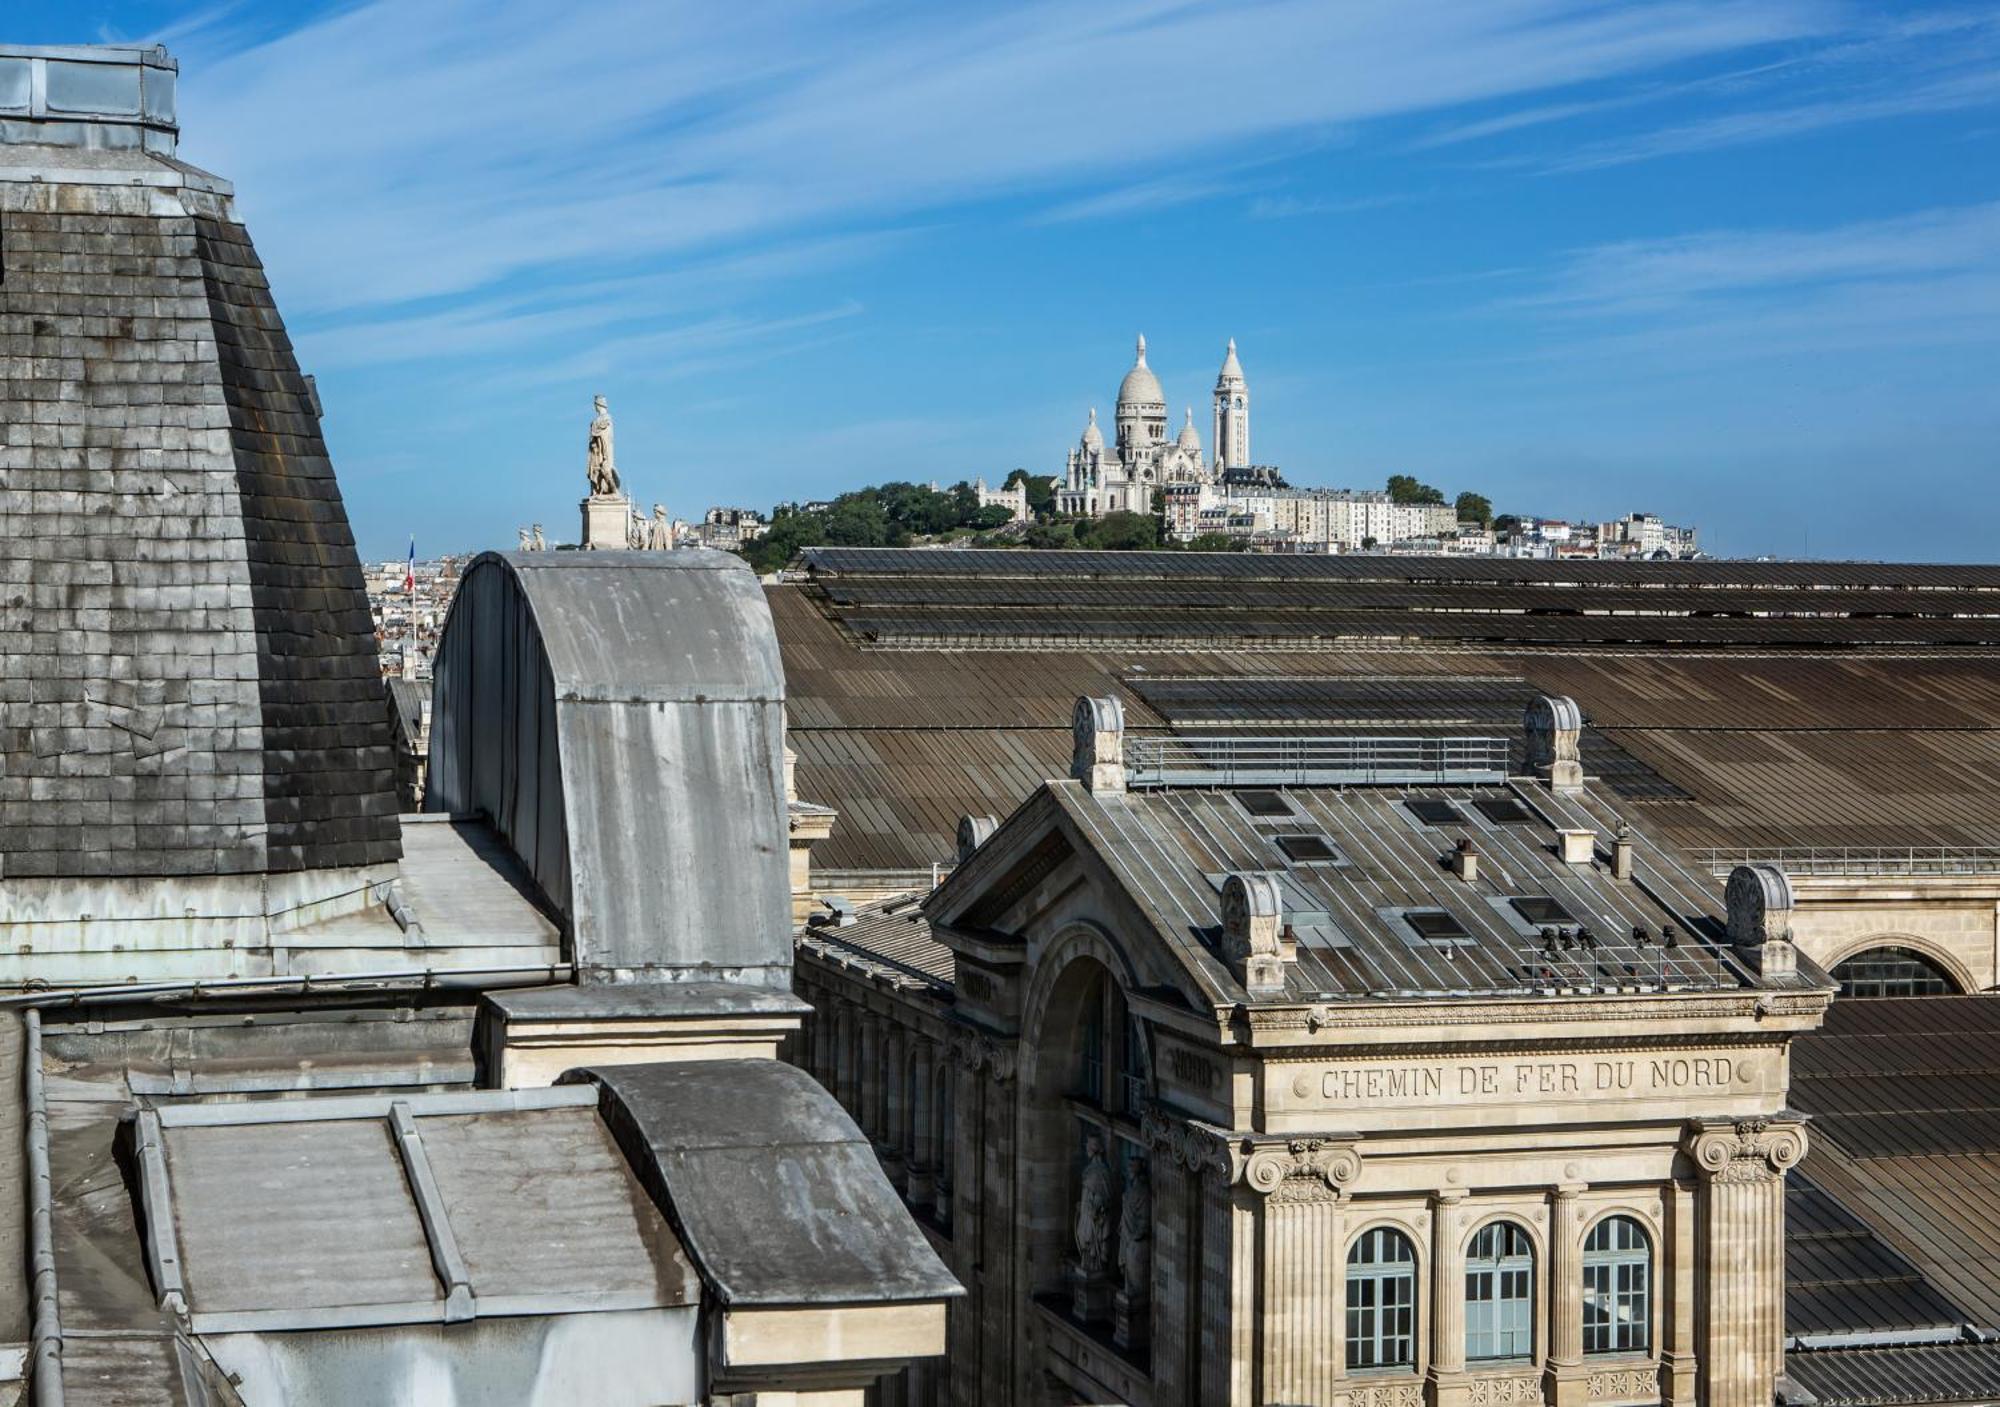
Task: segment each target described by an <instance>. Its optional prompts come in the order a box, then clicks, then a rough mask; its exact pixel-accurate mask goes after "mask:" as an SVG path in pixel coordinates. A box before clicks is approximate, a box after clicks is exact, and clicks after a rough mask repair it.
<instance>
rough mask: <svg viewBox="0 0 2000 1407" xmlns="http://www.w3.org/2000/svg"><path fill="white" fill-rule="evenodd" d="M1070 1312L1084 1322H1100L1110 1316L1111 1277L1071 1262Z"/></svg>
mask: <svg viewBox="0 0 2000 1407" xmlns="http://www.w3.org/2000/svg"><path fill="white" fill-rule="evenodd" d="M1069 1287H1070V1313H1071V1314H1073V1315H1075V1316H1076V1317H1077V1318H1078V1319H1080V1320H1082V1321H1083V1322H1084V1323H1086V1324H1102V1323H1103V1322H1104V1321H1105V1320H1107V1319H1109V1318H1110V1317H1111V1295H1112V1289H1111V1277H1110V1276H1108V1275H1106V1274H1104V1273H1103V1272H1102V1271H1090V1270H1085V1269H1084V1268H1083V1267H1082V1266H1080V1265H1077V1264H1075V1263H1073V1262H1072V1263H1071V1265H1070V1268H1069Z"/></svg>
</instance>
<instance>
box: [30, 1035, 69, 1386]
mask: <svg viewBox="0 0 2000 1407" xmlns="http://www.w3.org/2000/svg"><path fill="white" fill-rule="evenodd" d="M23 1021H24V1023H25V1025H26V1027H27V1036H26V1040H25V1043H24V1048H23V1051H22V1057H23V1058H22V1065H23V1071H24V1074H23V1081H24V1085H23V1088H24V1096H25V1099H26V1103H27V1106H28V1110H27V1119H26V1124H27V1138H26V1143H27V1155H28V1179H27V1181H28V1265H29V1267H30V1277H31V1278H30V1281H29V1284H30V1288H31V1290H32V1296H31V1298H32V1300H33V1313H34V1327H33V1329H32V1330H31V1331H30V1339H31V1343H32V1347H31V1350H30V1362H31V1363H32V1365H33V1366H32V1367H31V1368H30V1370H29V1372H30V1375H31V1377H32V1380H33V1391H34V1403H35V1407H63V1367H62V1352H63V1340H62V1314H61V1305H60V1301H59V1299H58V1297H57V1295H56V1253H55V1234H54V1226H53V1218H54V1213H53V1211H52V1210H51V1207H50V1202H51V1191H52V1186H51V1183H50V1180H49V1103H48V1093H47V1091H46V1090H45V1089H44V1087H43V1084H42V1013H41V1012H39V1011H37V1010H36V1009H35V1008H34V1007H29V1008H28V1009H27V1011H26V1012H25V1013H23Z"/></svg>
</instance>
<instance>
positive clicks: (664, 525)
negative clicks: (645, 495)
mask: <svg viewBox="0 0 2000 1407" xmlns="http://www.w3.org/2000/svg"><path fill="white" fill-rule="evenodd" d="M673 545H674V525H673V523H672V522H671V521H669V520H668V518H667V505H666V504H664V503H655V504H654V505H653V521H652V523H651V524H650V525H649V526H648V528H647V530H646V546H648V547H650V548H652V549H653V550H654V551H655V552H664V551H666V550H667V549H668V548H670V547H672V546H673Z"/></svg>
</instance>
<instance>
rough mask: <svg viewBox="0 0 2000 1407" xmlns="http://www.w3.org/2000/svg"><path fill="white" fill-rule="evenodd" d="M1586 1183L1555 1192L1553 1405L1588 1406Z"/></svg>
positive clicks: (1549, 1390)
mask: <svg viewBox="0 0 2000 1407" xmlns="http://www.w3.org/2000/svg"><path fill="white" fill-rule="evenodd" d="M1584 1187H1585V1184H1583V1183H1580V1182H1565V1183H1562V1184H1560V1185H1559V1186H1557V1187H1555V1188H1554V1189H1552V1190H1551V1191H1550V1193H1549V1266H1548V1275H1549V1282H1548V1291H1547V1293H1548V1297H1549V1352H1548V1359H1547V1365H1548V1366H1547V1368H1546V1370H1545V1374H1544V1376H1545V1380H1546V1389H1545V1396H1546V1397H1547V1399H1548V1400H1549V1401H1550V1402H1554V1403H1559V1404H1568V1403H1573V1402H1582V1401H1584V1400H1585V1398H1586V1396H1587V1392H1586V1389H1587V1388H1588V1384H1587V1383H1586V1381H1585V1380H1584V1376H1583V1226H1582V1218H1581V1217H1580V1216H1578V1214H1577V1211H1578V1207H1577V1197H1578V1195H1579V1194H1580V1193H1582V1192H1583V1190H1584Z"/></svg>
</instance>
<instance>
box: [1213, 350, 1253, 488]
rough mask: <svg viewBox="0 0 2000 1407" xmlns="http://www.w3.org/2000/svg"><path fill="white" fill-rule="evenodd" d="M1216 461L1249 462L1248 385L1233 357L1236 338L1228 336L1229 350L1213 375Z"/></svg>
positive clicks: (1233, 466) (1229, 464) (1231, 464)
mask: <svg viewBox="0 0 2000 1407" xmlns="http://www.w3.org/2000/svg"><path fill="white" fill-rule="evenodd" d="M1210 443H1211V444H1213V445H1214V446H1215V460H1216V463H1217V464H1219V465H1221V466H1222V467H1223V468H1224V469H1241V468H1244V467H1246V466H1247V465H1248V464H1249V463H1250V387H1249V386H1248V385H1247V384H1245V382H1244V380H1243V367H1242V364H1241V363H1239V362H1238V361H1237V360H1236V339H1235V338H1234V337H1232V338H1230V339H1229V353H1228V355H1227V356H1225V357H1224V358H1223V359H1222V370H1221V371H1220V372H1218V373H1217V374H1216V378H1215V438H1214V439H1213V440H1212V441H1210Z"/></svg>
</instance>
